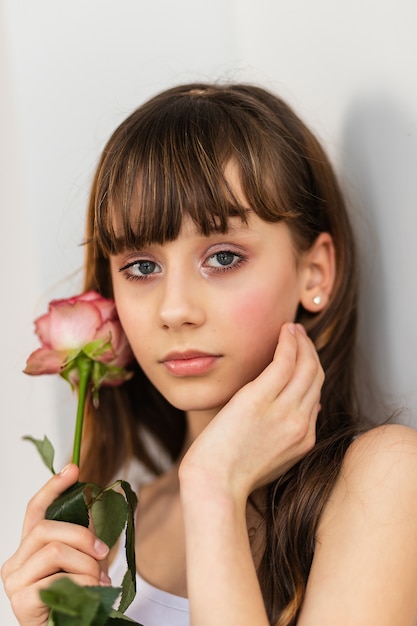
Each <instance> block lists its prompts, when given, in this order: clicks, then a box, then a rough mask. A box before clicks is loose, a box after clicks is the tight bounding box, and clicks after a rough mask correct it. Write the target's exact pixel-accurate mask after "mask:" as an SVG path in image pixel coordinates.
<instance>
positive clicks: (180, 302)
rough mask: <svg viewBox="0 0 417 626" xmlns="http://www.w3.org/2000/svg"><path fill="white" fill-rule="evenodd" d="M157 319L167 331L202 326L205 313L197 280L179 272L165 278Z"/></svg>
mask: <svg viewBox="0 0 417 626" xmlns="http://www.w3.org/2000/svg"><path fill="white" fill-rule="evenodd" d="M181 274H182V275H181ZM200 280H201V277H200ZM159 317H160V321H161V325H162V327H163V328H165V329H167V330H177V329H180V328H182V327H184V326H190V327H192V326H195V327H198V326H201V325H202V324H204V322H205V319H206V313H205V309H204V298H203V294H202V288H201V286H200V285H199V281H198V279H197V278H195V279H193V278H192V277H191V276H190V274H189V273H188V274H187V275H185V273H181V272H175V273H173V274H171V275H169V276H166V278H165V280H164V290H163V295H162V298H161V302H160V308H159Z"/></svg>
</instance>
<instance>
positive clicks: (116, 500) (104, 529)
mask: <svg viewBox="0 0 417 626" xmlns="http://www.w3.org/2000/svg"><path fill="white" fill-rule="evenodd" d="M127 510H128V505H127V502H126V500H125V499H124V497H123V496H122V494H120V493H117V492H116V491H113V489H111V490H104V491H102V492H101V494H100V495H99V496H98V498H97V499H96V500H94V502H93V504H92V506H91V514H92V517H93V522H94V530H95V532H96V535H97V536H98V537H100V539H101V540H102V541H104V543H105V544H107V545H108V546H109V548H111V547H113V546H114V544H115V543H116V541H117V539H118V538H119V536H120V534H121V532H122V530H123V528H124V527H125V525H126V521H127Z"/></svg>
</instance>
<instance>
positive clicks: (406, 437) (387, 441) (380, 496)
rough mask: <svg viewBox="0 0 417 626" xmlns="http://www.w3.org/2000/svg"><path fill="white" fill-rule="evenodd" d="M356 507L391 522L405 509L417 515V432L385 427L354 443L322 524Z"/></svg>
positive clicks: (393, 425) (346, 456)
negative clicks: (384, 516)
mask: <svg viewBox="0 0 417 626" xmlns="http://www.w3.org/2000/svg"><path fill="white" fill-rule="evenodd" d="M393 505H398V506H397V507H396V508H393ZM355 507H360V509H361V511H362V512H363V511H366V510H367V509H368V510H369V513H371V512H372V511H373V510H374V513H375V514H378V512H379V513H380V515H382V513H383V512H386V513H389V518H390V519H391V520H393V517H395V514H396V513H397V514H398V515H401V514H404V513H405V512H406V509H409V510H410V512H411V511H414V512H415V513H416V514H417V430H415V429H414V428H410V427H408V426H402V425H399V424H391V425H384V426H379V427H377V428H374V429H372V430H369V431H368V432H366V433H364V434H363V435H361V436H359V437H358V438H357V439H355V441H354V442H353V443H352V444H351V446H350V448H349V449H348V451H347V453H346V455H345V459H344V461H343V464H342V468H341V471H340V476H339V479H338V480H337V482H336V485H335V487H334V490H333V493H332V495H331V497H330V499H329V502H328V503H327V506H326V507H325V511H324V515H323V523H324V524H325V521H326V518H328V519H329V518H330V519H331V518H332V519H334V516H336V517H337V516H339V515H341V513H342V511H343V510H350V509H352V508H353V509H354V508H355Z"/></svg>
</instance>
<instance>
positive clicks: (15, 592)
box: [1, 520, 110, 626]
mask: <svg viewBox="0 0 417 626" xmlns="http://www.w3.org/2000/svg"><path fill="white" fill-rule="evenodd" d="M108 552H109V549H108V547H107V546H106V545H105V544H104V543H103V542H102V541H100V540H99V539H97V537H96V536H95V535H94V533H93V532H92V531H91V530H89V529H88V528H84V527H83V526H79V525H76V524H70V523H66V522H57V521H51V520H41V521H39V522H38V523H37V524H36V525H35V526H34V527H33V528H32V529H31V531H30V532H28V533H27V535H26V536H25V538H24V539H23V540H22V543H21V544H20V546H19V548H18V550H17V551H16V553H15V554H14V555H13V556H12V557H11V558H10V559H9V560H8V561H7V562H6V563H5V564H4V566H3V568H2V572H1V575H2V579H3V582H4V587H5V590H6V593H7V595H8V597H9V599H10V602H11V604H12V607H13V610H14V612H15V614H16V616H17V617H18V619H19V620H20V621H21V623H24V624H25V626H26V624H28V625H29V624H31V623H32V622H31V621H30V620H32V618H33V617H34V616H35V615H44V610H45V607H44V606H43V604H42V602H41V601H40V598H39V590H40V589H43V588H46V587H48V586H49V585H50V584H51V583H52V582H53V581H54V580H56V579H57V578H59V577H62V576H64V575H65V576H69V577H70V578H71V579H72V580H73V581H74V582H76V583H77V584H79V585H108V584H110V579H109V578H108V576H107V575H106V574H105V571H106V570H107V566H106V563H105V559H106V557H107V555H108ZM44 623H46V620H45V621H42V620H41V619H40V620H36V621H33V624H34V625H35V624H36V626H37V625H38V624H44Z"/></svg>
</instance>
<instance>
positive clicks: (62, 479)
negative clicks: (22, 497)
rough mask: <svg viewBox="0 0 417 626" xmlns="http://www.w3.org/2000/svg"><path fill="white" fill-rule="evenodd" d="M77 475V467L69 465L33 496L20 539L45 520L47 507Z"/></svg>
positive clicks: (73, 481) (71, 483) (72, 482)
mask: <svg viewBox="0 0 417 626" xmlns="http://www.w3.org/2000/svg"><path fill="white" fill-rule="evenodd" d="M78 475H79V470H78V467H77V466H76V465H74V464H73V463H70V464H69V465H67V466H66V467H64V469H63V470H62V472H60V473H59V474H56V475H55V476H53V477H52V478H51V479H50V480H48V482H47V483H46V484H45V485H44V486H43V487H42V489H40V491H38V493H37V494H36V495H35V496H33V498H32V499H31V500H30V502H29V504H28V507H27V509H26V516H25V520H24V523H23V531H22V538H24V537H25V536H26V535H27V534H28V533H29V532H30V531H31V530H32V528H33V527H34V526H35V525H36V524H37V523H38V522H39V521H40V520H43V519H44V518H45V512H46V509H47V508H48V506H49V505H50V504H51V503H52V502H53V501H54V500H56V498H58V496H60V495H61V494H62V493H63V492H64V491H65V490H66V489H68V487H71V485H73V484H74V483H75V482H76V481H77V479H78Z"/></svg>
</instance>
